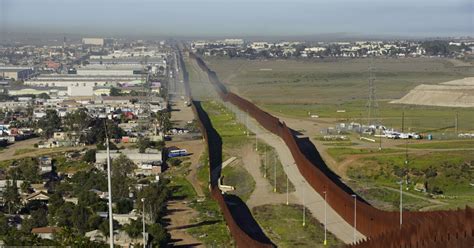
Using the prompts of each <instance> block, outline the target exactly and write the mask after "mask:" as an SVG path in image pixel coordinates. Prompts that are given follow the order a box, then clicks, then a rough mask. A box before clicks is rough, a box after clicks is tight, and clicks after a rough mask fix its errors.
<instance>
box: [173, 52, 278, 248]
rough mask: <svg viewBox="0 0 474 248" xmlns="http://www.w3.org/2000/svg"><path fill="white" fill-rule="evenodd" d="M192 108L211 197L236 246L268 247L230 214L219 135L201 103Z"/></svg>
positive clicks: (186, 83)
mask: <svg viewBox="0 0 474 248" xmlns="http://www.w3.org/2000/svg"><path fill="white" fill-rule="evenodd" d="M180 59H181V61H180V63H181V65H182V68H183V82H184V87H185V91H186V95H187V97H188V99H192V96H191V87H190V85H189V75H188V73H187V71H186V70H185V67H184V62H183V61H182V56H180ZM192 109H193V112H194V115H195V116H197V117H198V123H199V127H200V129H201V132H202V134H203V136H204V139H205V140H206V144H207V148H208V151H209V187H210V192H211V197H212V198H213V199H214V200H215V201H217V203H218V205H219V208H220V209H221V212H222V215H223V216H224V219H225V221H226V223H227V227H228V228H229V231H230V233H231V235H232V237H233V239H234V240H235V243H236V245H237V247H262V248H266V247H268V248H270V247H274V245H273V244H272V243H271V242H270V241H266V240H258V239H256V238H254V237H251V236H250V235H249V234H247V233H246V232H245V231H244V230H243V229H242V228H241V227H240V226H239V225H238V224H237V222H236V221H235V219H234V216H233V215H232V213H231V211H230V209H229V207H228V206H227V203H226V201H225V199H224V196H223V195H222V192H221V190H220V189H219V187H218V180H219V177H220V169H221V162H222V150H221V149H222V147H221V146H222V143H221V140H220V138H219V137H212V136H216V135H217V133H216V132H215V130H214V128H213V126H212V123H211V121H210V119H209V116H208V115H207V114H206V112H205V111H204V110H203V109H202V107H201V105H200V104H199V103H198V102H195V101H192Z"/></svg>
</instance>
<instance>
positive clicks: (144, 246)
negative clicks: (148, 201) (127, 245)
mask: <svg viewBox="0 0 474 248" xmlns="http://www.w3.org/2000/svg"><path fill="white" fill-rule="evenodd" d="M142 205H143V212H142V224H143V248H146V230H145V198H142Z"/></svg>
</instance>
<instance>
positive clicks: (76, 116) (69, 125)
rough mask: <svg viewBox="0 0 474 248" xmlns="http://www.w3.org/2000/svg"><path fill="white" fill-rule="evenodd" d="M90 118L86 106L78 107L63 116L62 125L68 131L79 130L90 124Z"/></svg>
mask: <svg viewBox="0 0 474 248" xmlns="http://www.w3.org/2000/svg"><path fill="white" fill-rule="evenodd" d="M91 122H92V119H91V117H90V116H89V114H88V111H87V109H86V108H80V109H77V110H75V111H74V112H72V113H69V114H67V115H66V116H65V117H64V127H65V128H66V130H68V131H75V132H81V131H84V130H85V129H86V128H88V127H89V126H90V125H91Z"/></svg>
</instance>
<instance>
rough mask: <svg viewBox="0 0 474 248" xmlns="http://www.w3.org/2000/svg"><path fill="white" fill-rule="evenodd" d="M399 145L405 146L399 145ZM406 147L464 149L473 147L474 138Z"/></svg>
mask: <svg viewBox="0 0 474 248" xmlns="http://www.w3.org/2000/svg"><path fill="white" fill-rule="evenodd" d="M399 147H405V145H400V146H399ZM407 147H408V148H413V149H465V148H474V140H457V141H451V142H430V143H423V144H408V145H407Z"/></svg>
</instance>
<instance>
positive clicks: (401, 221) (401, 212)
mask: <svg viewBox="0 0 474 248" xmlns="http://www.w3.org/2000/svg"><path fill="white" fill-rule="evenodd" d="M402 224H403V179H401V180H400V228H402Z"/></svg>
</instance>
